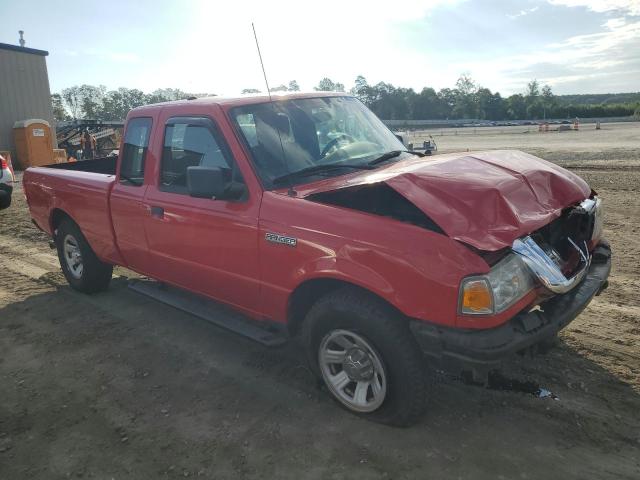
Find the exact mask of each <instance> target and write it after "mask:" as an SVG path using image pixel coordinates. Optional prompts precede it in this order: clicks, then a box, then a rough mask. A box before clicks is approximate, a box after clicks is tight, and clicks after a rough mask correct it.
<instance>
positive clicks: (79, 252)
mask: <svg viewBox="0 0 640 480" xmlns="http://www.w3.org/2000/svg"><path fill="white" fill-rule="evenodd" d="M55 240H56V247H57V249H58V259H59V260H60V267H61V268H62V273H64V276H65V278H66V279H67V282H69V285H71V287H73V288H74V289H75V290H78V291H79V292H82V293H97V292H101V291H103V290H106V289H107V287H108V286H109V282H110V281H111V276H112V275H113V265H109V264H108V263H104V262H102V261H100V259H98V257H97V256H96V254H95V252H94V251H93V250H92V249H91V246H90V245H89V242H87V240H86V238H84V235H83V234H82V232H81V231H80V228H79V227H78V225H76V224H75V223H74V222H73V221H71V220H70V219H64V220H63V221H62V222H61V223H60V225H59V227H58V229H57V230H56V236H55Z"/></svg>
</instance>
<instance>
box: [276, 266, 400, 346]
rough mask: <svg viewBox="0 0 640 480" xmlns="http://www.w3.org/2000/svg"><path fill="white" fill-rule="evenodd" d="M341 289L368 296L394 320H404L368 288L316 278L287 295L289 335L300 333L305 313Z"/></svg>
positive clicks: (330, 279) (398, 312)
mask: <svg viewBox="0 0 640 480" xmlns="http://www.w3.org/2000/svg"><path fill="white" fill-rule="evenodd" d="M342 288H352V289H354V290H358V291H360V292H362V293H364V294H366V295H369V296H371V297H372V298H374V299H375V300H377V301H379V302H382V303H384V304H385V306H387V307H388V308H390V309H392V310H393V311H394V312H395V313H397V314H398V315H397V316H396V318H406V316H405V315H404V314H403V313H402V312H401V311H400V310H399V309H398V308H397V307H396V306H395V305H393V304H392V303H390V302H389V301H388V300H387V299H385V298H384V297H383V296H382V295H380V294H379V293H377V292H375V291H374V290H372V289H370V288H367V287H365V286H362V285H358V284H356V283H354V282H351V281H349V280H345V279H340V278H335V277H317V278H311V279H307V280H305V281H303V282H302V283H300V284H299V285H298V286H297V287H296V288H295V289H294V290H293V291H292V292H291V294H290V295H289V301H288V305H287V328H288V330H289V334H290V335H291V336H296V335H298V334H299V333H300V332H301V330H302V325H303V323H304V319H305V317H306V316H307V313H309V310H311V308H312V307H313V305H314V304H315V303H316V302H317V301H318V300H319V299H320V298H322V297H324V296H325V295H327V294H329V293H330V292H334V291H336V290H340V289H342Z"/></svg>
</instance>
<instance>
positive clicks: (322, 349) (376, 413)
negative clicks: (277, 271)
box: [305, 288, 429, 426]
mask: <svg viewBox="0 0 640 480" xmlns="http://www.w3.org/2000/svg"><path fill="white" fill-rule="evenodd" d="M305 340H306V343H307V349H308V355H309V361H310V363H311V366H312V368H313V370H314V371H315V372H316V373H317V374H318V376H319V377H320V378H321V379H322V380H323V382H324V384H325V385H326V387H327V389H328V390H329V393H330V394H331V396H332V397H333V398H334V399H335V400H337V401H338V402H339V403H340V405H341V406H342V407H344V408H346V409H347V410H349V411H350V412H353V413H355V414H357V415H360V416H363V417H365V418H368V419H371V420H374V421H377V422H380V423H385V424H388V425H394V426H408V425H410V424H412V423H414V422H415V420H416V419H417V418H418V417H419V416H420V415H421V414H422V413H423V411H424V408H425V403H426V390H427V384H428V382H427V378H428V375H429V373H428V370H427V369H426V365H425V360H424V357H423V355H422V353H421V352H420V349H419V348H418V345H417V344H416V342H415V339H414V338H413V336H412V335H411V332H410V331H409V328H408V325H407V324H406V322H404V321H403V319H402V318H401V316H400V315H399V314H398V313H397V312H395V311H394V310H393V309H392V308H391V307H389V306H388V305H387V304H386V303H384V302H383V301H381V300H380V299H378V298H376V297H375V296H373V295H370V294H368V293H367V292H363V291H360V290H358V289H352V288H345V289H341V290H338V291H335V292H332V293H330V294H328V295H327V296H325V297H323V298H322V299H320V300H319V301H318V302H317V303H316V304H315V305H314V306H313V307H312V309H311V310H310V312H309V314H308V315H307V318H306V320H305Z"/></svg>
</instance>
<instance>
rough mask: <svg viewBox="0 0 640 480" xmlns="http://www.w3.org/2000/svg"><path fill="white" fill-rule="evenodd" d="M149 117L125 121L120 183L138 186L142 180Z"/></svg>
mask: <svg viewBox="0 0 640 480" xmlns="http://www.w3.org/2000/svg"><path fill="white" fill-rule="evenodd" d="M151 124H152V122H151V119H150V118H146V117H145V118H132V119H131V120H129V122H128V123H127V131H126V133H125V135H124V148H123V150H122V164H121V165H120V183H123V184H125V185H134V186H137V187H139V186H140V185H142V183H143V181H144V161H145V157H146V156H147V148H148V147H149V135H150V133H151Z"/></svg>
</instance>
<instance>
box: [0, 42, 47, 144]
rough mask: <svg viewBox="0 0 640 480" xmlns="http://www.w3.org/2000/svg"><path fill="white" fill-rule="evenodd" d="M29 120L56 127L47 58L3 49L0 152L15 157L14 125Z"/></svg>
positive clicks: (0, 68)
mask: <svg viewBox="0 0 640 480" xmlns="http://www.w3.org/2000/svg"><path fill="white" fill-rule="evenodd" d="M27 118H42V119H44V120H47V121H48V122H49V123H50V124H51V127H52V128H53V127H54V125H55V122H54V119H53V111H52V109H51V94H50V90H49V75H48V73H47V62H46V57H44V56H41V55H34V54H31V53H24V52H15V51H11V50H3V49H0V150H11V152H12V155H14V156H15V148H14V145H13V124H14V123H15V122H16V121H18V120H25V119H27ZM53 135H54V137H53V138H55V132H53Z"/></svg>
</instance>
